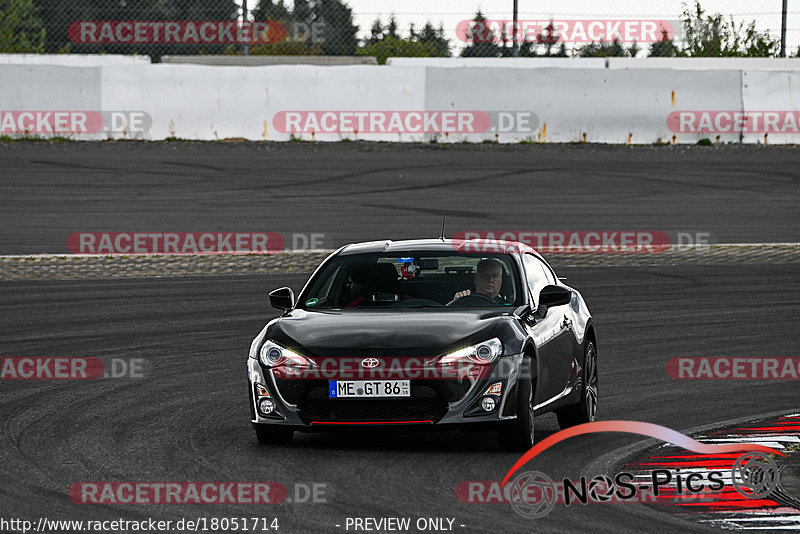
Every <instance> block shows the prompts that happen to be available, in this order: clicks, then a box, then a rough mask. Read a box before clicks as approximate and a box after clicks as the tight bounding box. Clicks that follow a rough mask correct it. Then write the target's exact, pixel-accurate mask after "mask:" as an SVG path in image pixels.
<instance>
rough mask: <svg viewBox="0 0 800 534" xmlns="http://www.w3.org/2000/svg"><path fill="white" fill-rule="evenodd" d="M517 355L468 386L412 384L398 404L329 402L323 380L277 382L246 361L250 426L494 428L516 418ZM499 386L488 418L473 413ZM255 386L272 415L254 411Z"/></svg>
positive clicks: (393, 401)
mask: <svg viewBox="0 0 800 534" xmlns="http://www.w3.org/2000/svg"><path fill="white" fill-rule="evenodd" d="M521 363H522V355H521V354H514V355H508V356H503V357H501V358H500V359H499V360H498V361H497V362H495V364H493V365H492V367H491V371H490V372H489V373H488V374H487V376H482V377H480V378H477V379H476V380H474V381H473V382H469V383H467V384H465V383H463V380H462V381H457V380H444V379H437V380H422V379H419V380H418V379H412V380H411V397H409V398H403V399H329V398H328V382H327V380H286V379H276V378H275V376H274V374H273V373H272V372H271V371H270V370H269V369H267V368H264V367H263V366H262V365H261V364H260V363H259V362H258V361H257V360H255V359H253V358H248V359H247V372H248V393H249V403H250V415H251V423H253V424H254V425H266V424H269V425H278V426H283V427H290V428H292V429H294V430H300V431H328V430H337V429H342V428H369V427H381V428H388V427H392V428H408V427H412V428H414V429H421V428H425V427H437V428H455V427H460V426H467V425H468V426H475V427H476V428H477V427H480V426H484V425H491V424H496V423H498V422H502V421H507V420H513V419H516V413H515V411H514V406H515V402H513V401H514V400H515V396H516V384H517V380H518V377H519V370H520V366H521ZM496 382H502V383H503V388H502V394H501V395H500V396H499V397H496V398H497V400H499V406H498V407H497V408H496V409H495V410H493V411H492V412H490V413H486V412H481V410H475V406H476V405H478V404H479V403H480V401H481V399H482V398H483V397H484V392H485V391H486V389H487V388H488V387H489V386H490V385H492V384H494V383H496ZM255 384H261V385H264V386H266V388H267V389H268V390H269V394H270V398H271V399H272V401H273V403H274V404H275V411H274V412H273V413H272V414H270V415H269V416H264V415H262V414H260V413H259V412H258V410H257V405H256V403H257V398H256V393H255Z"/></svg>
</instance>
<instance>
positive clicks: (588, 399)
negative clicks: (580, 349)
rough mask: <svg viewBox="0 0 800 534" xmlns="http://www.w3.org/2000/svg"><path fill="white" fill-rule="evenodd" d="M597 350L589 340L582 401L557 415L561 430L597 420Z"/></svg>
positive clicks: (584, 366) (582, 383) (584, 362)
mask: <svg viewBox="0 0 800 534" xmlns="http://www.w3.org/2000/svg"><path fill="white" fill-rule="evenodd" d="M597 384H598V378H597V349H595V347H594V342H592V341H590V340H587V341H586V348H585V349H584V353H583V377H582V379H581V400H580V402H578V404H576V405H574V406H573V407H571V408H567V409H566V410H563V411H561V412H558V413H557V414H556V415H557V417H558V426H560V427H561V429H562V430H563V429H565V428H569V427H572V426H575V425H581V424H583V423H591V422H593V421H596V420H597V397H598V389H597Z"/></svg>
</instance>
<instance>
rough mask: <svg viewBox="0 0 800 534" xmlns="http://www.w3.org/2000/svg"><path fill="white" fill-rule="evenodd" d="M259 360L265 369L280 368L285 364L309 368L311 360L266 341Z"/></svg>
mask: <svg viewBox="0 0 800 534" xmlns="http://www.w3.org/2000/svg"><path fill="white" fill-rule="evenodd" d="M259 360H260V361H261V363H262V364H263V365H264V366H265V367H278V366H281V365H285V364H287V363H288V364H291V365H302V366H307V365H308V362H309V360H308V359H307V358H305V357H303V356H300V355H299V354H297V353H296V352H294V351H292V350H289V349H287V348H285V347H281V346H280V345H278V344H277V343H273V342H272V341H266V342H265V343H264V346H263V347H261V351H260V352H259Z"/></svg>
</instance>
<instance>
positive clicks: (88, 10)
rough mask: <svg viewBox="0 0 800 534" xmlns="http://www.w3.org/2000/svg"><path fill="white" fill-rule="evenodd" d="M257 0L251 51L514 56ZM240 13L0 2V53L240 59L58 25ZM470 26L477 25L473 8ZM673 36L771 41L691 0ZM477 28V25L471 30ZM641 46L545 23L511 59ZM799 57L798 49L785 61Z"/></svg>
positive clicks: (174, 4) (202, 7) (732, 46)
mask: <svg viewBox="0 0 800 534" xmlns="http://www.w3.org/2000/svg"><path fill="white" fill-rule="evenodd" d="M291 1H292V4H291V5H288V4H287V3H286V2H285V1H284V0H259V1H258V3H257V4H256V5H255V8H254V9H253V10H252V12H251V16H252V20H254V21H275V22H278V23H280V25H282V26H283V28H284V29H285V35H284V34H281V38H280V39H277V40H275V42H263V43H258V44H253V45H251V46H250V47H249V53H250V54H254V55H258V54H263V55H347V56H352V55H364V56H374V57H376V58H377V59H378V62H379V63H384V62H385V61H386V58H388V57H449V56H451V55H453V54H454V53H455V54H457V55H460V56H462V57H509V56H511V55H513V54H514V46H513V43H512V36H509V35H493V34H492V33H491V32H489V33H484V35H483V36H484V37H486V39H481V42H470V43H468V44H466V46H464V47H462V48H460V49H458V48H457V47H455V46H454V45H453V44H452V43H451V41H450V40H449V39H448V38H447V37H446V36H445V31H444V27H443V26H442V25H441V24H440V25H439V26H438V27H437V26H434V25H433V24H432V23H431V22H430V21H428V22H427V23H426V24H425V25H424V26H422V27H421V28H416V27H415V26H414V25H413V24H412V25H411V26H410V27H409V28H408V30H407V32H402V31H401V30H400V28H399V26H398V23H397V20H396V19H395V17H394V16H391V17H390V18H389V20H387V21H386V22H385V23H383V22H382V21H381V19H380V18H378V19H376V20H375V21H374V22H373V23H372V26H371V27H370V32H369V35H368V36H366V37H365V38H361V39H360V38H359V37H358V32H359V28H358V26H357V25H356V24H354V22H353V12H352V9H351V8H350V7H349V6H348V5H347V4H346V3H345V1H344V0H291ZM240 17H241V13H240V10H239V7H238V6H237V4H236V3H235V2H234V1H233V0H199V1H198V0H0V53H26V52H27V53H117V54H147V55H151V56H155V57H160V56H161V55H165V54H175V55H193V54H240V53H242V48H243V47H242V46H240V45H234V44H224V43H220V44H217V43H192V44H175V43H133V42H131V43H124V44H110V43H104V44H96V43H82V42H75V40H74V39H73V40H71V39H70V37H69V33H68V29H69V27H70V25H71V24H72V23H73V22H75V21H108V20H115V21H126V20H127V21H131V20H139V21H165V20H166V21H181V20H195V21H203V20H207V21H237V20H239V19H240ZM472 22H473V23H476V24H477V23H483V22H486V18H485V17H484V15H483V14H482V13H481V12H480V11H478V12H477V13H475V15H474V16H473V18H472ZM681 24H682V26H683V38H682V40H681V42H679V43H676V42H675V41H674V39H672V38H670V37H669V36H668V35H667V33H666V32H664V34H663V38H662V39H661V40H660V41H658V42H655V43H651V44H650V45H649V47H648V49H647V55H648V56H651V57H774V56H777V55H778V51H779V48H780V44H779V41H778V39H776V38H773V37H772V36H771V35H770V34H769V32H766V31H758V30H756V27H755V22H754V21H753V22H750V23H748V24H745V23H743V22H739V23H738V24H737V23H736V22H735V21H734V20H733V18H732V17H728V18H726V17H725V16H723V15H722V14H719V13H716V14H709V13H707V12H706V11H705V10H704V9H703V8H702V6H701V5H700V2H699V0H695V3H694V5H692V6H690V7H686V8H685V9H684V11H683V13H682V15H681ZM481 27H483V26H481ZM641 50H642V48H641V47H640V45H638V44H637V43H636V42H634V43H632V44H630V45H627V46H626V45H624V44H623V43H621V42H619V41H617V40H613V41H611V42H602V41H601V42H597V43H595V42H591V43H589V44H584V45H580V46H572V47H571V48H568V47H567V45H566V43H564V42H563V40H562V38H561V36H560V35H559V34H558V32H557V31H556V30H555V28H554V26H553V24H552V23H551V24H550V25H549V26H547V27H546V28H544V30H543V31H542V32H541V33H540V34H538V35H536V36H535V37H534V38H533V39H528V40H525V41H524V42H521V43H519V45H518V47H517V50H516V53H517V55H518V56H521V57H569V56H573V57H608V56H617V57H634V56H637V55H638V54H639V52H640V51H641ZM797 55H800V48H799V49H798V52H795V54H794V56H797Z"/></svg>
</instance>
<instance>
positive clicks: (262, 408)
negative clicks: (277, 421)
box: [258, 399, 275, 415]
mask: <svg viewBox="0 0 800 534" xmlns="http://www.w3.org/2000/svg"><path fill="white" fill-rule="evenodd" d="M258 411H259V412H261V413H262V414H264V415H269V414H271V413H272V412H274V411H275V404H274V403H273V402H272V400H271V399H261V400H260V401H258Z"/></svg>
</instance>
